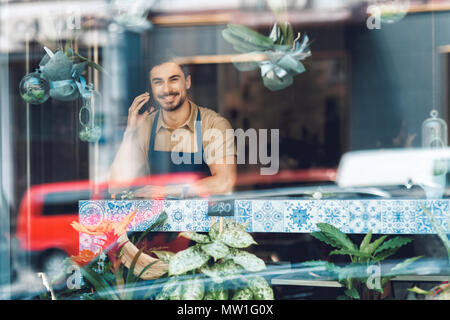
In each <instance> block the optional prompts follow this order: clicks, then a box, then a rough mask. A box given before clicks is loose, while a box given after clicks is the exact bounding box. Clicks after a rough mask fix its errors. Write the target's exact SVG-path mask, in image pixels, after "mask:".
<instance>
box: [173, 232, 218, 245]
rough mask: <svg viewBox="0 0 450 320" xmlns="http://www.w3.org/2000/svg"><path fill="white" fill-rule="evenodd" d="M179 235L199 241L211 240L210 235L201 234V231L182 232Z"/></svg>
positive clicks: (208, 241)
mask: <svg viewBox="0 0 450 320" xmlns="http://www.w3.org/2000/svg"><path fill="white" fill-rule="evenodd" d="M179 236H180V237H184V238H187V239H190V240H192V241H195V242H197V243H210V242H211V239H209V237H208V236H207V235H206V234H200V233H197V232H193V231H185V232H181V233H180V235H179Z"/></svg>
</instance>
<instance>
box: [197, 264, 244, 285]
mask: <svg viewBox="0 0 450 320" xmlns="http://www.w3.org/2000/svg"><path fill="white" fill-rule="evenodd" d="M241 271H242V267H241V266H239V265H237V264H236V263H234V262H233V261H232V260H226V261H224V262H222V263H216V264H214V265H213V266H206V265H205V266H203V267H201V268H200V272H202V273H204V274H206V275H207V276H209V277H211V278H212V280H213V281H214V282H216V283H222V282H223V281H226V280H228V278H230V277H231V278H233V277H235V276H236V275H237V274H239V273H241Z"/></svg>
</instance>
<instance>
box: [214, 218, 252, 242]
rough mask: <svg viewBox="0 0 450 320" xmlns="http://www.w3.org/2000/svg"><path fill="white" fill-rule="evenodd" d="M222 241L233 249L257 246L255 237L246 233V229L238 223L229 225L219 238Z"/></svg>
mask: <svg viewBox="0 0 450 320" xmlns="http://www.w3.org/2000/svg"><path fill="white" fill-rule="evenodd" d="M217 238H218V239H219V240H220V241H222V242H223V243H225V244H226V245H228V246H230V247H233V248H247V247H249V246H251V245H252V244H256V241H255V240H254V239H253V237H252V236H251V235H250V234H249V233H248V232H247V231H245V227H244V226H243V225H240V224H238V223H236V222H234V223H229V224H227V226H226V227H225V226H224V228H223V230H222V233H220V234H219V235H218V237H217Z"/></svg>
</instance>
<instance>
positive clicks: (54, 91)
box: [19, 46, 104, 142]
mask: <svg viewBox="0 0 450 320" xmlns="http://www.w3.org/2000/svg"><path fill="white" fill-rule="evenodd" d="M44 50H45V52H46V54H45V55H44V57H43V58H42V59H41V61H40V63H39V68H37V69H36V71H35V72H33V73H29V74H27V75H25V76H24V77H23V78H22V80H21V81H20V84H19V90H20V95H21V97H22V99H23V100H24V101H25V102H27V103H30V104H42V103H44V102H45V101H47V100H48V99H49V98H50V97H51V98H53V99H56V100H59V101H74V100H77V99H78V98H80V97H81V99H82V107H81V109H80V111H79V120H80V124H81V127H82V128H81V130H80V139H81V140H83V141H87V142H96V141H98V140H99V139H100V136H101V129H100V127H99V126H98V125H96V124H94V114H95V110H94V105H97V107H99V103H100V101H101V99H100V94H99V92H98V91H96V90H95V88H94V86H93V85H92V84H88V83H86V79H85V78H84V77H83V76H82V73H83V72H84V70H85V69H86V67H92V68H95V69H97V70H99V71H101V72H104V69H103V68H102V67H101V66H100V65H98V64H96V63H95V62H93V61H90V60H89V59H87V58H85V57H83V56H82V55H80V54H79V53H77V52H74V50H73V49H72V48H70V47H68V46H66V48H65V49H64V50H63V49H60V50H57V51H56V52H52V50H50V49H49V48H47V47H44Z"/></svg>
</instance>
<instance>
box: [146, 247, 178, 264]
mask: <svg viewBox="0 0 450 320" xmlns="http://www.w3.org/2000/svg"><path fill="white" fill-rule="evenodd" d="M151 252H152V253H154V254H155V255H156V256H157V257H158V259H159V260H161V261H162V262H164V263H167V264H168V263H169V262H170V259H172V257H173V256H174V255H175V253H173V252H172V251H165V250H154V251H151Z"/></svg>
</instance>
